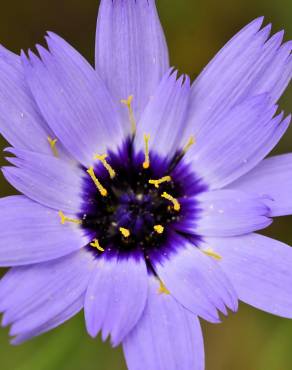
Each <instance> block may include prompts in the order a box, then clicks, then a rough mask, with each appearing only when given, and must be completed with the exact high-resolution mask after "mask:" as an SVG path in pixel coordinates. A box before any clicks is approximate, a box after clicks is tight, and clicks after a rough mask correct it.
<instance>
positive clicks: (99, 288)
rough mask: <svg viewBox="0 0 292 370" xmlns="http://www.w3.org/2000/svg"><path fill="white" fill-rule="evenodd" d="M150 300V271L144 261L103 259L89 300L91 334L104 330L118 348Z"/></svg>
mask: <svg viewBox="0 0 292 370" xmlns="http://www.w3.org/2000/svg"><path fill="white" fill-rule="evenodd" d="M146 298H147V269H146V264H145V262H144V260H143V259H137V260H136V259H134V258H129V259H122V258H121V259H118V258H115V257H113V258H111V259H106V258H105V259H100V261H99V263H98V265H97V267H96V269H95V271H94V272H93V274H92V277H91V280H90V283H89V287H88V290H87V293H86V298H85V307H84V310H85V319H86V326H87V330H88V332H89V334H90V335H91V336H93V337H95V336H96V335H97V334H98V332H99V331H100V330H102V337H103V340H106V338H107V337H108V335H111V342H112V344H113V346H117V345H118V344H119V343H120V342H121V340H122V339H123V338H124V337H125V335H127V334H128V333H129V332H130V331H131V330H132V329H133V327H134V326H135V325H136V323H137V321H138V320H139V318H140V316H141V314H142V312H143V309H144V307H145V303H146Z"/></svg>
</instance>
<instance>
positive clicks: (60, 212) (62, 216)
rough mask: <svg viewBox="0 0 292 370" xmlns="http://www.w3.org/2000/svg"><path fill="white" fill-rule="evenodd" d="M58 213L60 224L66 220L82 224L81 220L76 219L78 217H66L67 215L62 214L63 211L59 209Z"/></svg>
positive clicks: (63, 223)
mask: <svg viewBox="0 0 292 370" xmlns="http://www.w3.org/2000/svg"><path fill="white" fill-rule="evenodd" d="M58 215H59V217H60V221H61V224H62V225H65V223H66V222H71V223H73V224H77V225H81V224H82V221H81V220H78V219H75V218H71V217H67V216H65V215H64V213H63V212H62V211H59V213H58Z"/></svg>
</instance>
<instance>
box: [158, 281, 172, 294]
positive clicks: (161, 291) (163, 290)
mask: <svg viewBox="0 0 292 370" xmlns="http://www.w3.org/2000/svg"><path fill="white" fill-rule="evenodd" d="M159 282H160V285H159V289H158V293H159V294H167V295H169V294H170V291H169V290H168V289H167V288H166V286H165V285H164V284H163V282H162V281H161V280H159Z"/></svg>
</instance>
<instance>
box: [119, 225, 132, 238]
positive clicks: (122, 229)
mask: <svg viewBox="0 0 292 370" xmlns="http://www.w3.org/2000/svg"><path fill="white" fill-rule="evenodd" d="M119 230H120V233H121V234H122V235H123V237H124V238H129V236H130V235H131V232H130V230H129V229H125V228H124V227H120V228H119Z"/></svg>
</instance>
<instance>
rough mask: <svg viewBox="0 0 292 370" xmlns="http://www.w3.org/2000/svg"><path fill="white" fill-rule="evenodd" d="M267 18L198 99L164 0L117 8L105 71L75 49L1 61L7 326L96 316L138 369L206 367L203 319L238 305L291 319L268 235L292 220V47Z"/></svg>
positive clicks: (283, 268) (109, 28) (109, 8)
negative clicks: (287, 136) (286, 101)
mask: <svg viewBox="0 0 292 370" xmlns="http://www.w3.org/2000/svg"><path fill="white" fill-rule="evenodd" d="M262 22H263V19H262V18H261V19H256V20H255V21H253V22H252V23H250V24H249V25H247V26H246V27H245V28H244V29H243V30H241V31H240V32H239V33H238V34H237V35H236V36H235V37H234V38H233V39H232V40H231V41H230V42H229V43H228V44H227V45H226V46H225V47H224V48H223V49H222V50H221V51H220V52H219V53H218V54H217V56H216V57H215V58H214V59H213V61H212V62H211V63H210V64H209V65H208V66H207V67H206V68H205V69H204V71H203V72H202V73H201V75H200V76H199V77H198V78H197V79H196V80H195V82H194V83H193V84H192V85H191V83H190V80H189V78H188V77H187V76H182V77H178V75H177V72H175V71H174V70H173V69H169V62H168V52H167V47H166V44H165V40H164V36H163V32H162V29H161V26H160V23H159V19H158V17H157V13H156V8H155V2H154V0H137V1H134V0H114V1H109V0H103V1H101V6H100V12H99V18H98V22H97V37H96V68H95V69H93V68H92V67H91V66H90V65H89V64H88V63H87V62H86V61H85V60H84V59H83V58H82V56H81V55H80V54H78V52H76V51H75V50H74V49H73V48H72V47H71V46H70V45H68V44H67V43H66V42H65V41H64V40H63V39H61V38H60V37H59V36H57V35H55V34H53V33H48V36H47V37H46V40H47V43H48V50H47V49H45V48H43V47H41V46H37V51H38V55H37V54H36V53H33V52H32V51H29V52H28V55H26V54H25V53H21V56H20V57H19V56H16V55H14V54H12V53H11V52H9V51H7V50H6V49H4V48H1V49H0V99H1V106H0V121H1V126H0V130H1V133H2V135H3V136H4V137H5V138H6V139H7V140H8V141H9V142H10V144H11V145H12V148H9V149H7V151H8V152H9V153H11V154H13V155H14V156H13V157H11V156H10V157H8V158H7V159H8V161H9V162H10V163H11V164H12V166H7V167H4V168H3V173H4V176H5V177H6V179H7V180H8V181H9V183H10V184H12V185H13V186H14V187H15V188H16V189H17V190H18V191H20V192H21V193H22V194H23V195H17V196H10V197H6V198H2V199H1V200H0V216H1V226H0V232H1V241H0V266H3V267H12V268H11V269H10V270H9V272H8V273H7V274H6V275H5V276H4V278H3V279H2V280H1V283H0V309H1V311H3V312H4V316H3V325H4V326H5V325H11V330H10V334H11V336H13V337H14V339H12V343H15V344H17V343H21V342H23V341H25V340H27V339H30V338H32V337H34V336H36V335H39V334H41V333H43V332H46V331H48V330H50V329H52V328H54V327H56V326H58V325H60V324H62V323H63V322H64V321H66V320H68V319H69V318H71V317H72V316H74V315H75V314H76V313H77V312H79V311H80V310H81V309H83V308H84V311H85V321H86V326H87V330H88V332H89V334H90V335H91V336H93V337H95V336H96V335H97V334H98V333H99V332H101V333H102V338H103V339H104V340H105V339H106V338H108V336H111V341H112V344H113V346H117V345H119V344H120V343H123V346H124V352H125V357H126V360H127V364H128V368H129V369H130V370H145V369H147V370H166V369H167V370H175V369H180V370H190V369H195V370H202V369H203V368H204V350H203V340H202V334H201V329H200V324H199V320H198V317H201V318H203V319H205V320H208V321H211V322H215V323H216V322H219V321H220V318H219V312H221V313H223V314H225V315H226V314H227V309H230V310H232V311H236V310H237V306H238V299H240V300H242V301H244V302H246V303H248V304H250V305H252V306H254V307H257V308H259V309H262V310H264V311H267V312H270V313H272V314H276V315H279V316H283V317H288V318H292V272H291V266H292V249H290V247H289V246H287V245H285V244H283V243H281V242H279V241H276V240H273V239H270V238H267V237H264V236H261V235H259V234H255V233H254V232H255V231H257V230H260V229H263V228H265V227H267V226H268V225H270V223H271V222H272V217H273V216H282V215H288V214H291V213H292V154H285V155H280V156H275V157H271V158H269V159H264V158H265V157H266V156H267V155H268V154H269V152H270V151H271V150H272V149H273V148H274V147H275V145H276V144H277V143H278V141H279V140H280V138H281V137H282V135H283V134H284V132H285V131H286V129H287V127H288V125H289V122H290V117H288V118H285V117H284V114H283V113H277V110H278V106H277V105H276V104H277V101H278V100H279V98H280V96H281V95H282V93H283V91H284V89H285V88H286V86H287V85H288V83H289V81H290V79H291V73H292V60H291V54H290V53H291V42H286V43H282V38H283V32H279V33H276V34H275V35H273V36H271V37H270V28H271V27H270V25H268V26H266V27H264V28H261V26H262Z"/></svg>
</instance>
